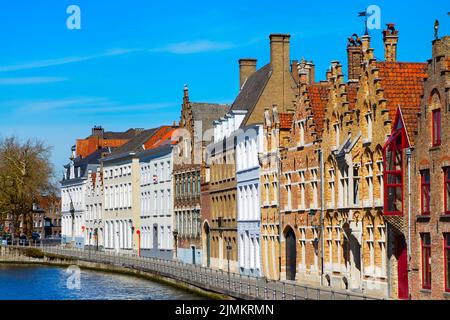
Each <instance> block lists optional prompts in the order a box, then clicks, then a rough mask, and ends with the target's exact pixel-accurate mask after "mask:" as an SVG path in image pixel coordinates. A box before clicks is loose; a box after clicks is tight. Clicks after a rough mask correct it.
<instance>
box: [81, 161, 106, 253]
mask: <svg viewBox="0 0 450 320" xmlns="http://www.w3.org/2000/svg"><path fill="white" fill-rule="evenodd" d="M103 200H104V194H103V178H102V170H101V168H100V166H98V167H97V170H95V171H91V170H89V171H88V179H87V183H86V218H85V224H86V226H85V230H84V239H85V244H86V245H88V246H91V247H94V248H96V249H101V248H103V230H104V224H103Z"/></svg>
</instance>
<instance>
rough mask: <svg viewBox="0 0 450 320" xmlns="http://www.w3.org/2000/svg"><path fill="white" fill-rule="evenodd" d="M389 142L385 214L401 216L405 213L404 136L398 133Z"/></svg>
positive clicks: (386, 165) (386, 160) (386, 166)
mask: <svg viewBox="0 0 450 320" xmlns="http://www.w3.org/2000/svg"><path fill="white" fill-rule="evenodd" d="M389 140H390V141H388V144H387V147H386V149H385V155H384V158H385V165H384V167H385V170H386V172H385V173H386V174H385V176H384V179H385V181H384V182H385V188H384V191H385V214H386V215H401V214H402V213H403V179H402V166H403V155H402V150H403V148H402V135H401V134H400V133H397V134H395V135H394V136H393V137H392V139H389Z"/></svg>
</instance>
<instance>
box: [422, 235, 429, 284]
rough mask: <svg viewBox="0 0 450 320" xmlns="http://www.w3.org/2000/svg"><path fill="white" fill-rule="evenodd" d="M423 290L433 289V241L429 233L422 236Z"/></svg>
mask: <svg viewBox="0 0 450 320" xmlns="http://www.w3.org/2000/svg"><path fill="white" fill-rule="evenodd" d="M422 288H424V289H431V239H430V234H429V233H423V234H422Z"/></svg>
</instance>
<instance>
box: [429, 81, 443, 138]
mask: <svg viewBox="0 0 450 320" xmlns="http://www.w3.org/2000/svg"><path fill="white" fill-rule="evenodd" d="M430 109H431V113H432V117H431V121H432V123H431V130H432V144H433V146H439V145H440V144H441V101H440V98H439V93H438V92H437V91H436V90H434V91H433V93H432V95H431V98H430Z"/></svg>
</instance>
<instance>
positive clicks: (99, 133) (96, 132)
mask: <svg viewBox="0 0 450 320" xmlns="http://www.w3.org/2000/svg"><path fill="white" fill-rule="evenodd" d="M103 133H104V129H103V128H102V126H94V128H92V136H94V137H100V138H103Z"/></svg>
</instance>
